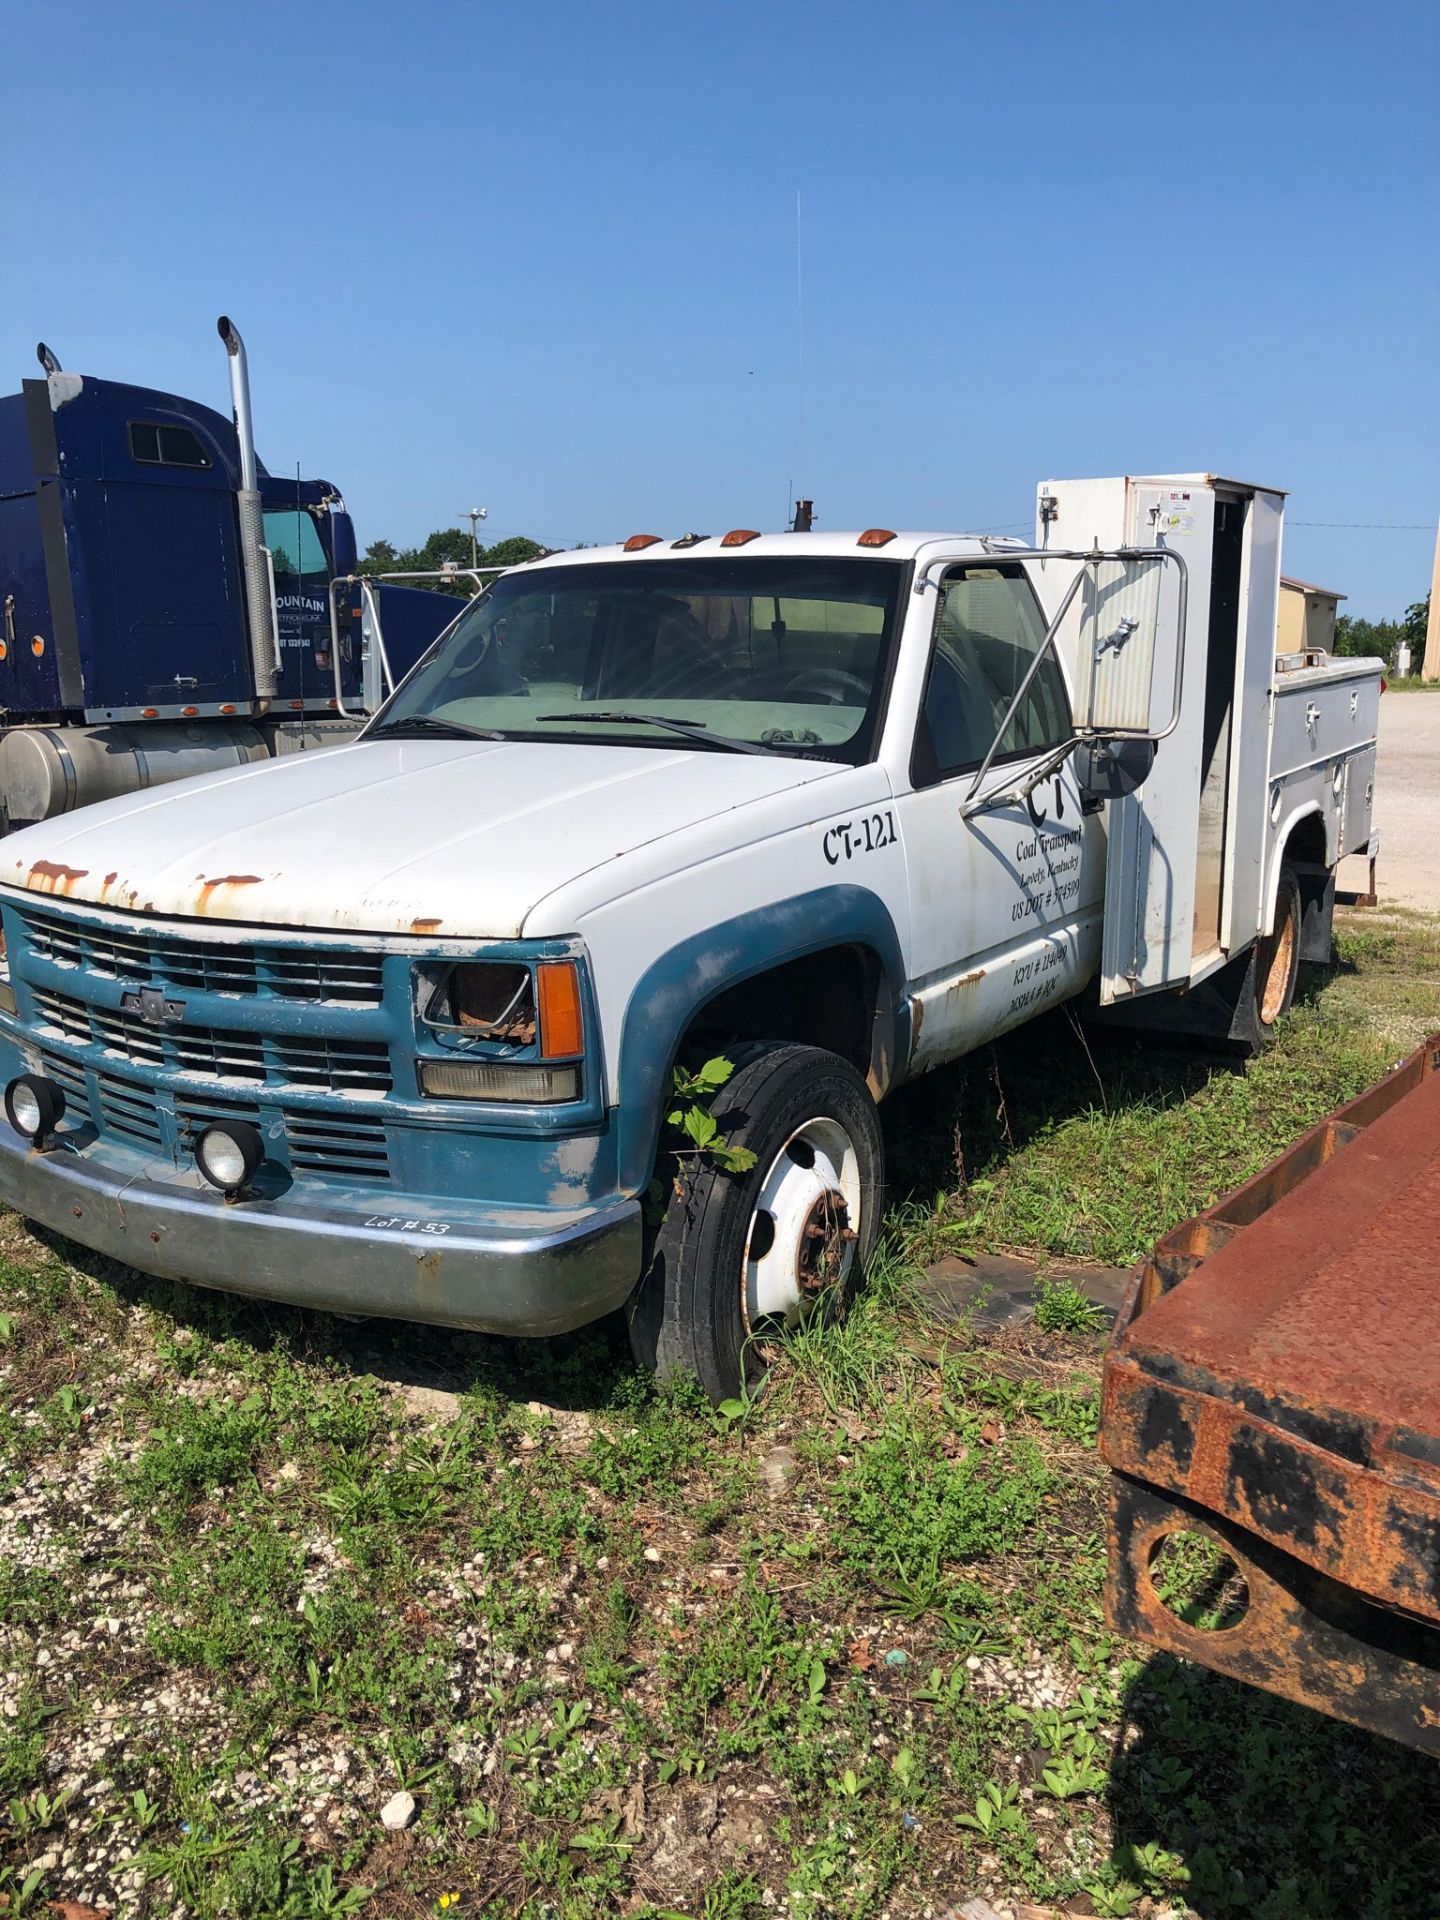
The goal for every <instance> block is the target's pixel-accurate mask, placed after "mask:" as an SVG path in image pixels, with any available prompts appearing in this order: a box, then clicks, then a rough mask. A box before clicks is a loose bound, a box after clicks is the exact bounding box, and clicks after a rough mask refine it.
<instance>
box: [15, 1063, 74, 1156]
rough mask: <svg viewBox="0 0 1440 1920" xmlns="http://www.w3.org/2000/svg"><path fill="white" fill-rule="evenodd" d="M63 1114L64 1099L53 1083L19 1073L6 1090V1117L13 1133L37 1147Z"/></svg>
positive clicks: (54, 1127) (30, 1074)
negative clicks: (12, 1128)
mask: <svg viewBox="0 0 1440 1920" xmlns="http://www.w3.org/2000/svg"><path fill="white" fill-rule="evenodd" d="M64 1115H65V1096H64V1094H63V1093H62V1092H61V1091H60V1089H59V1087H57V1086H56V1084H55V1082H54V1081H53V1080H42V1079H41V1078H40V1075H39V1074H38V1073H22V1074H21V1075H19V1077H18V1078H17V1079H14V1080H12V1081H11V1082H10V1084H9V1086H8V1087H6V1089H5V1116H6V1118H7V1119H8V1120H9V1122H10V1124H11V1126H12V1127H14V1129H15V1131H16V1132H17V1133H18V1134H20V1135H21V1136H22V1138H24V1139H26V1140H30V1141H33V1142H34V1144H35V1145H36V1146H37V1147H39V1146H43V1145H44V1144H45V1141H46V1140H47V1139H48V1138H49V1136H50V1135H51V1134H52V1133H53V1132H54V1131H55V1129H56V1127H58V1126H59V1124H60V1122H61V1120H62V1119H63V1118H64Z"/></svg>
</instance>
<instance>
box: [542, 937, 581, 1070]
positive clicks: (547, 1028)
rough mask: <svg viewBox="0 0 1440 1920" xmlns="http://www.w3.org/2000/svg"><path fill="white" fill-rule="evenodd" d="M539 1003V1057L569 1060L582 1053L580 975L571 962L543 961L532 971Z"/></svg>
mask: <svg viewBox="0 0 1440 1920" xmlns="http://www.w3.org/2000/svg"><path fill="white" fill-rule="evenodd" d="M535 984H536V989H537V997H538V999H539V1002H540V1057H541V1059H542V1060H568V1059H571V1058H573V1057H574V1055H576V1054H577V1053H583V1052H584V1050H585V1035H584V1028H583V1024H582V1022H581V1019H580V972H579V969H578V968H577V967H576V965H575V963H574V961H573V960H542V961H541V963H540V965H539V966H538V967H537V968H536V969H535Z"/></svg>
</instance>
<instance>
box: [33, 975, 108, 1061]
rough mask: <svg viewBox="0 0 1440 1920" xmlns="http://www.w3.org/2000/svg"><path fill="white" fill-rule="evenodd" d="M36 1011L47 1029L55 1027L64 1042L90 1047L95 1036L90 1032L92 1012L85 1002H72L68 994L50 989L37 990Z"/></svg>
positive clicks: (38, 988) (40, 988) (39, 988)
mask: <svg viewBox="0 0 1440 1920" xmlns="http://www.w3.org/2000/svg"><path fill="white" fill-rule="evenodd" d="M35 1011H36V1012H37V1013H38V1014H39V1015H40V1017H41V1019H42V1020H43V1021H44V1022H45V1025H46V1026H47V1027H53V1028H54V1029H55V1031H56V1032H57V1033H58V1034H59V1035H60V1036H61V1038H62V1039H64V1040H71V1041H74V1042H75V1043H76V1044H77V1045H78V1046H82V1047H88V1046H89V1045H90V1043H91V1042H92V1040H93V1039H94V1037H95V1036H94V1035H93V1034H92V1033H91V1031H90V1012H89V1009H88V1008H87V1007H86V1006H85V1004H84V1002H83V1001H80V1000H72V999H71V998H70V996H69V994H68V993H52V992H50V990H49V989H48V988H42V987H37V988H36V990H35Z"/></svg>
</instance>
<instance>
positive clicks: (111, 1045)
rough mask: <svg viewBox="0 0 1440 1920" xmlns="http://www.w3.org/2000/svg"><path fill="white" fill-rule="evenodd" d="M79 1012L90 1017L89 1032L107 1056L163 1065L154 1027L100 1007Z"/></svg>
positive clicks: (147, 1065)
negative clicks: (116, 1055)
mask: <svg viewBox="0 0 1440 1920" xmlns="http://www.w3.org/2000/svg"><path fill="white" fill-rule="evenodd" d="M56 997H57V998H58V997H59V996H58V995H57V996H56ZM80 1011H81V1013H82V1014H88V1015H89V1018H90V1030H91V1033H92V1035H93V1036H94V1039H95V1041H96V1043H97V1044H98V1045H99V1046H102V1047H104V1049H105V1051H106V1052H107V1053H118V1054H123V1055H124V1057H125V1059H127V1060H133V1061H134V1062H135V1063H136V1065H137V1066H146V1067H163V1066H164V1064H165V1047H164V1043H163V1042H162V1040H161V1038H160V1035H159V1034H158V1033H157V1032H156V1031H155V1029H154V1028H153V1027H142V1026H141V1025H140V1022H139V1021H138V1020H127V1019H126V1018H125V1016H124V1014H123V1013H105V1012H102V1010H101V1009H100V1008H99V1007H84V1006H81V1008H80Z"/></svg>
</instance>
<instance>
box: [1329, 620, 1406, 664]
mask: <svg viewBox="0 0 1440 1920" xmlns="http://www.w3.org/2000/svg"><path fill="white" fill-rule="evenodd" d="M1403 638H1404V629H1403V628H1402V627H1401V625H1400V622H1399V621H1398V620H1362V619H1360V618H1359V617H1358V616H1357V615H1355V614H1349V613H1342V614H1341V615H1340V617H1339V619H1338V620H1337V621H1336V622H1335V649H1334V650H1335V652H1336V653H1339V654H1344V655H1346V656H1347V657H1348V658H1350V659H1352V660H1353V659H1357V658H1361V657H1363V656H1365V655H1371V656H1375V655H1378V656H1379V658H1380V659H1382V660H1389V659H1391V658H1393V656H1394V653H1395V649H1396V647H1398V646H1399V644H1400V642H1401V640H1402V639H1403Z"/></svg>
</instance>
